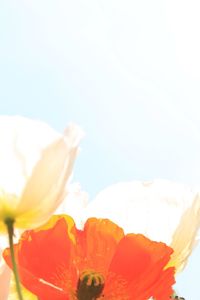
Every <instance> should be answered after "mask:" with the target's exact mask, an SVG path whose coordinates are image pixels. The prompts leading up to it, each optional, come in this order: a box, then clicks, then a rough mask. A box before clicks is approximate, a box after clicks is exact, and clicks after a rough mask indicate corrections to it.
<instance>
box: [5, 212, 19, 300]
mask: <svg viewBox="0 0 200 300" xmlns="http://www.w3.org/2000/svg"><path fill="white" fill-rule="evenodd" d="M4 222H5V224H6V226H7V231H8V239H9V245H10V255H11V261H12V267H13V273H14V277H15V284H16V290H17V294H18V298H19V300H23V296H22V290H21V285H20V279H19V273H18V269H17V264H16V260H15V252H14V245H13V233H14V227H13V224H14V220H13V219H10V218H8V219H6V220H5V221H4Z"/></svg>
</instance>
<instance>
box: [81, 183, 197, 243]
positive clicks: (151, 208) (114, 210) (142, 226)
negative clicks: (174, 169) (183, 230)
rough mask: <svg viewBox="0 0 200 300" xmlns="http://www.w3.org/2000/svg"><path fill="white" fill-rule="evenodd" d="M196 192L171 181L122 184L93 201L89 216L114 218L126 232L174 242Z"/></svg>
mask: <svg viewBox="0 0 200 300" xmlns="http://www.w3.org/2000/svg"><path fill="white" fill-rule="evenodd" d="M195 195H196V191H194V190H192V189H191V188H189V187H187V186H185V185H181V184H178V183H173V182H170V181H167V180H155V181H152V182H141V181H133V182H126V183H118V184H115V185H113V186H110V187H108V188H107V189H105V190H103V191H102V192H101V193H99V195H97V197H96V199H94V200H93V201H92V202H90V203H89V205H88V208H87V210H86V217H85V218H87V217H90V216H91V217H92V216H96V217H102V218H103V217H106V218H110V219H111V220H113V221H114V222H116V223H117V224H119V225H120V226H121V227H123V228H124V230H125V232H126V233H128V232H134V233H143V234H145V235H146V236H147V237H149V238H150V239H152V240H155V241H163V242H165V243H167V244H170V243H171V241H172V236H173V234H174V231H175V230H176V228H177V226H178V224H179V221H180V218H181V216H182V214H183V212H184V211H185V210H186V208H187V207H188V206H190V205H191V203H192V201H193V199H194V198H195Z"/></svg>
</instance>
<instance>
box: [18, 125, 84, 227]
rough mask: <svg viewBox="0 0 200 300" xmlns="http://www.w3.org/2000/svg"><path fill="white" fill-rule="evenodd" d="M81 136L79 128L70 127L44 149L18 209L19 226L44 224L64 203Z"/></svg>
mask: <svg viewBox="0 0 200 300" xmlns="http://www.w3.org/2000/svg"><path fill="white" fill-rule="evenodd" d="M81 137H82V132H81V130H80V129H79V127H77V126H71V127H70V129H68V130H67V131H66V132H65V135H64V136H63V137H61V138H60V139H58V140H57V141H55V142H54V143H53V144H51V145H49V146H48V147H47V148H46V149H45V150H43V152H42V156H41V159H40V160H39V162H38V163H37V164H36V166H35V168H34V169H33V173H32V176H31V177H30V179H29V180H28V182H27V184H26V186H25V189H24V192H23V194H22V197H21V201H20V204H19V206H18V208H17V211H18V216H19V217H18V218H17V220H16V222H17V225H18V226H19V227H21V226H22V227H23V224H24V223H25V222H26V226H28V225H29V226H31V227H33V226H39V225H41V224H42V223H44V222H45V221H47V219H48V218H49V216H50V215H51V214H52V213H53V212H54V210H55V209H56V208H57V207H58V205H59V204H60V203H61V202H62V200H63V198H64V196H65V191H66V190H65V188H66V183H67V181H68V179H69V177H70V175H71V173H72V167H73V164H74V160H75V157H76V155H77V151H78V145H77V144H78V142H79V140H80V138H81Z"/></svg>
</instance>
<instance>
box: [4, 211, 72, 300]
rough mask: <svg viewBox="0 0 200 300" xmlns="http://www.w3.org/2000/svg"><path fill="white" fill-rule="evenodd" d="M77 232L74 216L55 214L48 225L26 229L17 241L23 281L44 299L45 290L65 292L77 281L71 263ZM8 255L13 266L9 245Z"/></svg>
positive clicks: (7, 260) (5, 254)
mask: <svg viewBox="0 0 200 300" xmlns="http://www.w3.org/2000/svg"><path fill="white" fill-rule="evenodd" d="M74 233H75V227H74V222H73V220H72V219H71V218H70V217H68V216H65V217H64V216H53V217H52V218H51V220H50V221H49V222H48V223H47V224H46V225H45V226H43V227H40V228H39V229H37V230H30V231H26V232H25V233H24V234H23V235H22V237H21V239H20V242H19V243H18V244H17V245H15V253H16V257H17V263H18V266H19V272H20V277H21V281H22V284H23V285H24V286H25V287H26V288H27V289H28V290H30V291H31V292H33V293H36V292H37V294H36V295H37V296H39V298H41V299H43V298H42V297H43V296H42V295H45V293H44V290H45V291H46V292H47V291H49V290H50V291H52V293H53V294H54V293H56V294H58V295H60V294H61V296H62V293H63V291H62V289H65V288H66V287H67V288H69V285H73V282H74V281H75V282H76V281H77V279H76V273H75V271H74V269H72V265H71V253H72V252H73V247H74V242H75V237H74ZM4 258H5V260H6V262H7V263H8V265H9V266H10V267H11V260H10V252H9V249H7V250H5V251H4ZM56 299H57V298H56ZM58 299H60V298H58ZM65 299H66V296H65Z"/></svg>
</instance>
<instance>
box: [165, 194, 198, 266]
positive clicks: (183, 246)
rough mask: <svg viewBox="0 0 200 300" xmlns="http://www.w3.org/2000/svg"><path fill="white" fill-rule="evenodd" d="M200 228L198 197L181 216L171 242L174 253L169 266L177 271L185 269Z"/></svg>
mask: <svg viewBox="0 0 200 300" xmlns="http://www.w3.org/2000/svg"><path fill="white" fill-rule="evenodd" d="M199 228H200V196H199V194H198V195H197V196H196V197H195V199H194V201H193V203H192V205H191V206H190V207H189V208H188V209H187V210H186V211H185V213H184V214H183V215H182V217H181V220H180V223H179V225H178V227H177V228H176V230H175V232H174V234H173V237H172V242H171V245H170V246H171V247H172V248H173V249H174V253H173V254H172V256H171V260H170V262H169V265H171V266H175V268H176V270H177V271H182V270H183V268H184V267H185V265H186V263H187V260H188V258H189V256H190V255H191V253H192V250H193V249H194V247H195V246H196V244H197V242H198V240H197V234H198V230H199Z"/></svg>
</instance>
